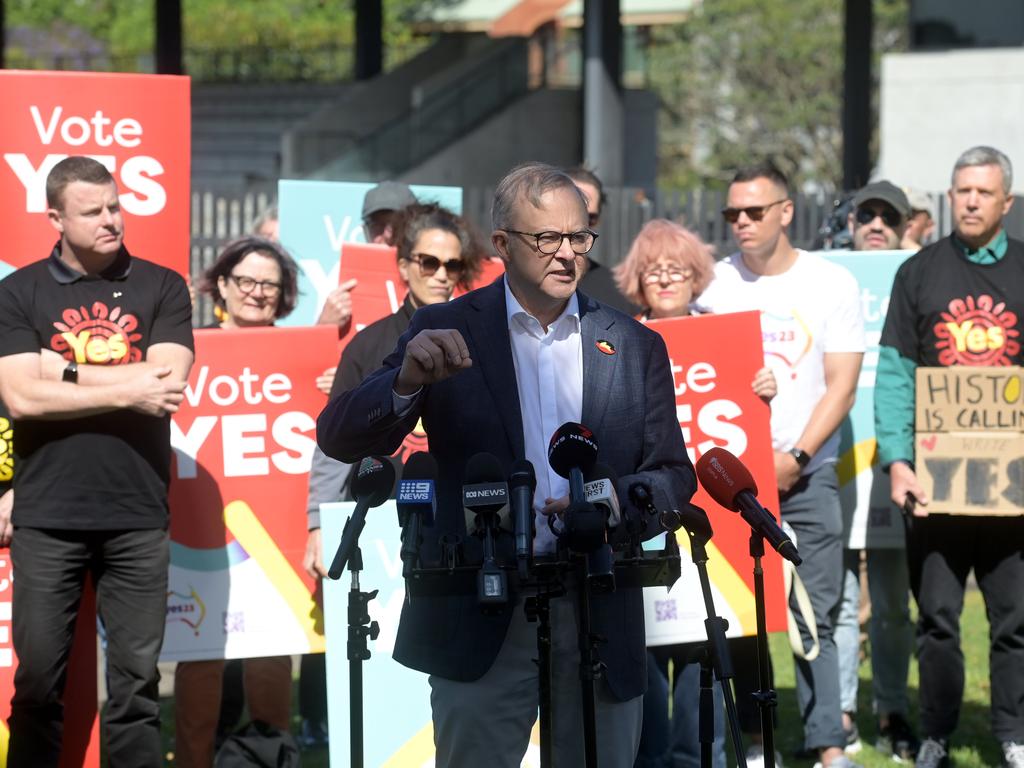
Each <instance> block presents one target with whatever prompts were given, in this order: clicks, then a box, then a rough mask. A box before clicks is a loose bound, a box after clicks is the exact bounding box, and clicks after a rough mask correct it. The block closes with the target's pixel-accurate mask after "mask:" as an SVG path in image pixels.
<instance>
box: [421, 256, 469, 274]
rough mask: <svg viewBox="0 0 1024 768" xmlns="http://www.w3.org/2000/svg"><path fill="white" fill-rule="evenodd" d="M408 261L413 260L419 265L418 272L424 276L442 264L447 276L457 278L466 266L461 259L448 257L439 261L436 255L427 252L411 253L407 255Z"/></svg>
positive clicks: (433, 271)
mask: <svg viewBox="0 0 1024 768" xmlns="http://www.w3.org/2000/svg"><path fill="white" fill-rule="evenodd" d="M409 261H415V262H416V263H417V264H419V265H420V274H422V275H423V276H424V277H430V276H431V275H432V274H434V273H435V272H437V270H439V269H440V268H441V265H442V264H443V265H444V271H445V272H447V273H448V277H451V278H454V279H455V280H458V279H459V277H461V276H462V272H463V270H464V269H465V268H466V262H465V261H464V260H462V259H448V261H441V260H440V259H439V258H437V256H431V255H430V254H428V253H413V254H410V256H409Z"/></svg>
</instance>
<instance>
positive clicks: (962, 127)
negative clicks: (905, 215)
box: [878, 48, 1024, 194]
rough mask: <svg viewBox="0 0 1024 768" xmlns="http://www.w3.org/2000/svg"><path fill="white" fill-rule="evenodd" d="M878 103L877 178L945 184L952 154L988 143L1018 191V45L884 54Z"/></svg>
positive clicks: (1023, 60) (1021, 163)
mask: <svg viewBox="0 0 1024 768" xmlns="http://www.w3.org/2000/svg"><path fill="white" fill-rule="evenodd" d="M880 102H881V103H880V112H881V114H880V138H881V146H880V149H881V151H880V154H879V174H878V175H879V177H881V178H886V179H890V180H892V181H893V182H895V183H897V184H900V185H901V186H907V187H914V188H917V189H921V190H925V191H931V192H937V191H941V190H946V189H948V188H949V182H950V173H951V172H952V169H953V163H954V162H956V158H957V156H958V155H959V154H960V153H961V152H963V151H964V150H965V149H968V148H969V147H972V146H975V145H977V144H988V145H990V146H994V147H996V148H998V149H1000V150H1002V151H1003V152H1005V153H1006V154H1007V155H1008V156H1009V158H1010V160H1011V161H1012V162H1013V163H1014V165H1015V167H1016V172H1015V174H1014V176H1015V178H1014V181H1013V186H1014V190H1015V191H1016V193H1017V194H1024V48H994V49H987V50H966V51H951V52H943V53H907V54H890V55H888V56H885V57H883V59H882V93H881V99H880Z"/></svg>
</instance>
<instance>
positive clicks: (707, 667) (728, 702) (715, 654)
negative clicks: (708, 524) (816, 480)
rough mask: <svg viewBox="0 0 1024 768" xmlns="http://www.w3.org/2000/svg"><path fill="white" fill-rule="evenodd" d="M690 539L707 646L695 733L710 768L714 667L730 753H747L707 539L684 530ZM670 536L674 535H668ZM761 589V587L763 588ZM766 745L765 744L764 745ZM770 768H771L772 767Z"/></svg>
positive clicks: (703, 767)
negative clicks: (710, 572) (710, 571)
mask: <svg viewBox="0 0 1024 768" xmlns="http://www.w3.org/2000/svg"><path fill="white" fill-rule="evenodd" d="M685 530H686V533H687V536H689V538H690V554H691V556H692V560H693V564H694V565H695V566H696V568H697V576H698V578H699V580H700V591H701V594H702V595H703V596H704V610H705V612H706V613H707V616H708V617H707V619H705V620H704V630H705V632H706V633H707V636H708V642H707V646H706V647H705V649H704V654H703V655H702V657H701V663H700V664H701V666H700V709H699V713H698V724H699V725H698V732H699V734H700V764H701V768H711V747H712V745H713V744H714V741H715V703H714V695H713V691H712V687H711V686H712V683H711V668H712V667H714V671H715V677H716V678H718V681H719V684H720V685H721V686H722V694H723V695H724V697H725V713H726V719H727V720H728V722H729V732H730V734H731V735H732V745H733V751H734V752H735V753H736V755H737V756H738V758H737V759H740V760H742V759H743V758H742V755H745V754H746V752H745V751H744V749H743V737H742V735H741V734H740V724H739V715H738V714H737V712H736V700H735V698H734V696H733V690H732V686H731V685H730V681H731V680H732V678H733V677H734V676H735V673H734V672H733V668H732V657H731V656H730V655H729V644H728V642H727V641H726V639H725V631H726V630H727V629H728V628H729V622H728V621H726V620H725V619H723V618H722V617H721V616H719V615H717V614H716V613H715V598H714V597H713V596H712V594H711V579H710V577H709V576H708V552H707V549H706V545H707V543H708V541H709V540H710V537H708V536H705V535H698V534H697V533H696V532H695V531H691V530H690V529H689V528H686V529H685ZM668 535H669V536H672V535H673V533H672V532H669V534H668ZM762 586H763V585H762ZM762 599H763V594H762ZM766 744H767V742H766ZM773 754H774V753H773ZM770 768H774V766H771V767H770Z"/></svg>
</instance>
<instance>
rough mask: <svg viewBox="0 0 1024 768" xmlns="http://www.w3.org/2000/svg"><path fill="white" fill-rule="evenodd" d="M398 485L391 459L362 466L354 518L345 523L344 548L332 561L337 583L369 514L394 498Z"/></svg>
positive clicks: (330, 574)
mask: <svg viewBox="0 0 1024 768" xmlns="http://www.w3.org/2000/svg"><path fill="white" fill-rule="evenodd" d="M394 485H395V467H394V465H393V464H392V463H391V460H390V459H387V458H385V457H382V456H367V457H366V458H365V459H363V460H362V461H361V462H359V469H358V470H357V471H356V476H355V477H354V478H352V486H351V490H352V496H353V497H354V498H355V500H356V508H355V511H354V512H353V513H352V517H350V518H349V520H348V522H347V523H345V530H344V531H343V532H342V534H341V544H339V545H338V551H337V553H336V554H335V555H334V560H333V561H331V567H330V569H328V571H327V576H328V577H329V578H331V579H335V580H337V579H338V578H340V577H341V573H342V571H344V570H345V565H346V564H347V563H348V561H349V558H351V557H352V553H353V552H354V551H355V548H356V544H357V543H358V542H359V534H361V533H362V532H363V526H364V525H366V511H367V510H368V509H370V508H371V507H379V506H380V505H381V504H383V503H384V502H385V501H387V500H388V497H389V496H391V489H392V488H393V487H394Z"/></svg>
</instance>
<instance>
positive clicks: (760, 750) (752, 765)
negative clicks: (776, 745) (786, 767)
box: [746, 744, 782, 768]
mask: <svg viewBox="0 0 1024 768" xmlns="http://www.w3.org/2000/svg"><path fill="white" fill-rule="evenodd" d="M746 764H747V768H764V747H763V746H762V745H761V744H751V745H750V746H749V747H747V759H746ZM775 768H782V753H781V752H779V750H775Z"/></svg>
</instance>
